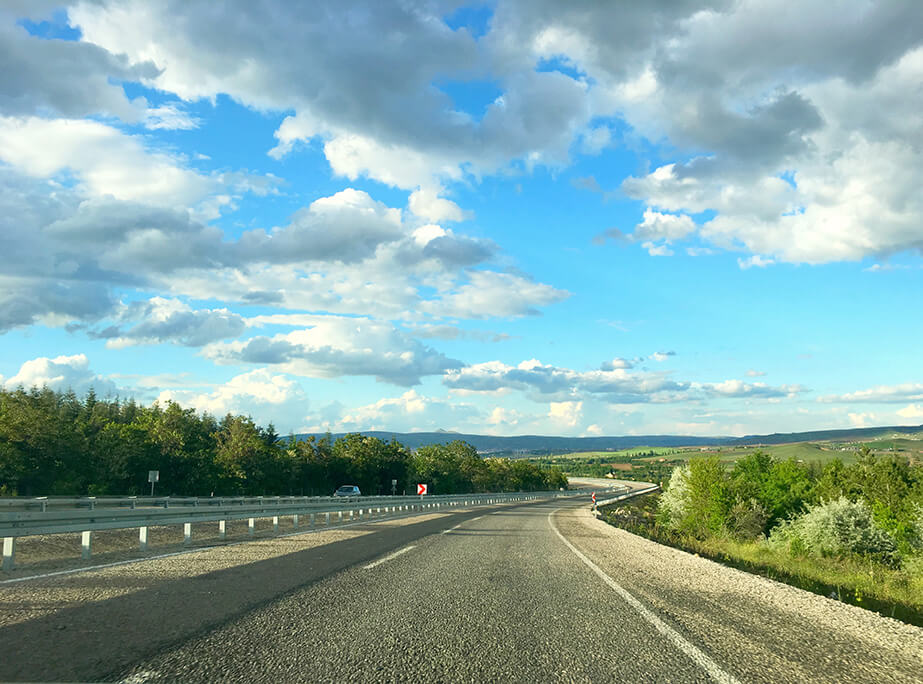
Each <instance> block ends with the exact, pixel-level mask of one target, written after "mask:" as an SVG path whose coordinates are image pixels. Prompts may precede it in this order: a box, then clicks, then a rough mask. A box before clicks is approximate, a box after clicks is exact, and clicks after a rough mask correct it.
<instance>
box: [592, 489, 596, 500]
mask: <svg viewBox="0 0 923 684" xmlns="http://www.w3.org/2000/svg"><path fill="white" fill-rule="evenodd" d="M592 498H593V503H596V492H593V497H592Z"/></svg>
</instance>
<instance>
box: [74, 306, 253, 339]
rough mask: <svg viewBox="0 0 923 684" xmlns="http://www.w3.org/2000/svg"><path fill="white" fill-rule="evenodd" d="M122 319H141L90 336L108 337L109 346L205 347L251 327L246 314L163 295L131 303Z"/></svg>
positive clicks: (110, 327)
mask: <svg viewBox="0 0 923 684" xmlns="http://www.w3.org/2000/svg"><path fill="white" fill-rule="evenodd" d="M120 319H121V320H123V321H139V322H137V323H136V324H134V325H130V326H124V327H123V326H118V325H114V326H109V327H107V328H105V329H103V330H100V331H91V332H90V336H91V337H96V338H101V339H105V340H106V346H107V347H110V348H114V349H121V348H123V347H129V346H133V345H138V344H159V343H163V342H175V343H176V344H180V345H182V346H184V347H202V346H204V345H206V344H208V343H210V342H215V341H217V340H223V339H227V338H229V337H237V336H238V335H240V334H241V333H243V332H244V330H246V328H247V325H246V322H245V321H244V318H243V316H241V315H239V314H236V313H233V312H231V311H229V310H228V309H199V310H194V309H193V308H192V307H190V306H189V305H188V304H186V303H185V302H182V301H179V300H177V299H165V298H163V297H153V298H152V299H150V300H149V301H147V302H135V303H132V304H130V305H128V306H127V307H126V308H125V310H124V311H123V312H122V314H121V316H120Z"/></svg>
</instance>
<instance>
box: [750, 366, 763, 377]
mask: <svg viewBox="0 0 923 684" xmlns="http://www.w3.org/2000/svg"><path fill="white" fill-rule="evenodd" d="M764 375H766V373H765V372H764V371H758V370H754V369H752V368H751V369H750V370H748V371H747V377H748V378H759V377H762V376H764Z"/></svg>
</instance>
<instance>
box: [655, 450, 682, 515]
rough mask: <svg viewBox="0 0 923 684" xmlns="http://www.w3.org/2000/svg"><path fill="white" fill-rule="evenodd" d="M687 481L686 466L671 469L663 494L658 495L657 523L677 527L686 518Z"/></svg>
mask: <svg viewBox="0 0 923 684" xmlns="http://www.w3.org/2000/svg"><path fill="white" fill-rule="evenodd" d="M688 481H689V466H688V465H683V466H680V467H679V468H674V469H673V474H672V475H670V482H669V484H668V485H667V488H666V489H665V490H664V492H663V494H661V495H660V504H659V506H658V509H657V515H658V518H659V519H660V520H659V521H660V523H661V524H662V525H664V526H665V527H679V525H680V523H681V521H682V520H683V518H684V517H685V516H686V510H687V508H688V495H689V486H688Z"/></svg>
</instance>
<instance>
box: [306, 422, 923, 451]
mask: <svg viewBox="0 0 923 684" xmlns="http://www.w3.org/2000/svg"><path fill="white" fill-rule="evenodd" d="M344 434H346V433H336V434H333V435H332V437H333V438H334V439H336V438H337V437H342V436H343V435H344ZM362 434H364V435H369V436H370V437H377V438H378V439H383V440H385V441H388V440H391V439H392V438H393V439H396V440H397V441H398V442H401V443H402V444H404V445H405V446H407V447H409V448H411V449H416V448H418V447H421V446H424V445H426V444H446V443H448V442H451V441H453V440H456V439H460V440H463V441H465V442H468V443H469V444H471V445H472V446H474V448H475V449H477V450H478V451H480V452H481V453H510V454H515V453H533V452H543V451H551V452H558V453H564V452H569V451H618V450H620V449H635V448H637V447H645V446H646V447H684V446H699V447H701V446H741V445H745V444H787V443H791V442H812V441H820V440H823V441H863V440H869V439H876V438H878V439H880V438H882V437H888V436H893V435H895V434H899V435H920V436H921V437H923V425H919V426H916V427H876V428H853V429H847V430H817V431H813V432H790V433H775V434H771V435H748V436H746V437H688V436H682V435H641V436H634V435H632V436H623V437H547V436H542V435H519V436H515V437H495V436H492V435H469V434H463V433H460V432H447V431H445V430H438V431H436V432H384V431H363V432H362ZM308 436H309V435H308V434H300V435H297V437H298V438H299V439H305V438H307V437H308ZM315 436H316V437H322V436H323V435H321V434H317V435H315Z"/></svg>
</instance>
